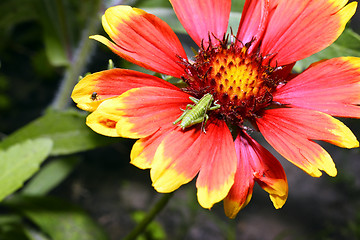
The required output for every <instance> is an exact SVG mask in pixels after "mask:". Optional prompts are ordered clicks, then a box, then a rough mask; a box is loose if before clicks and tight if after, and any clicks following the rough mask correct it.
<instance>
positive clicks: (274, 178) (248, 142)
mask: <svg viewBox="0 0 360 240" xmlns="http://www.w3.org/2000/svg"><path fill="white" fill-rule="evenodd" d="M235 147H238V148H240V149H241V150H242V151H243V153H242V155H241V156H242V157H243V158H244V159H248V160H249V161H250V163H251V167H252V169H253V172H254V177H255V180H256V181H257V183H258V184H259V185H260V186H261V187H262V188H263V189H264V190H265V191H266V192H268V193H269V194H270V199H271V201H272V202H273V204H274V207H275V208H281V207H282V206H283V205H284V204H285V202H286V199H287V196H288V184H287V179H286V175H285V172H284V169H283V168H282V166H281V164H280V162H279V161H278V160H277V159H276V158H275V157H274V156H273V155H272V154H271V153H270V152H269V151H268V150H266V149H265V148H264V147H263V146H261V145H260V144H259V143H257V142H256V141H255V140H254V139H252V138H251V137H250V136H249V135H248V134H246V133H245V132H244V133H242V134H241V135H239V136H238V138H237V139H236V140H235ZM241 150H240V151H241Z"/></svg>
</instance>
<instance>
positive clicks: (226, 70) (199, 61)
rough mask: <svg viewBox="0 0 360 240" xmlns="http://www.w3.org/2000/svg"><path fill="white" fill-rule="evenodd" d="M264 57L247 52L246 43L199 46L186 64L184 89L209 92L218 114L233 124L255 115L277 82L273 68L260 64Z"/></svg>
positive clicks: (269, 99) (199, 93)
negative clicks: (198, 49)
mask: <svg viewBox="0 0 360 240" xmlns="http://www.w3.org/2000/svg"><path fill="white" fill-rule="evenodd" d="M249 44H250V43H249ZM264 59H265V58H264V57H262V56H260V55H259V54H257V53H255V54H249V53H248V45H247V44H245V45H243V44H236V43H231V44H229V45H227V41H226V40H222V41H220V44H219V45H216V46H212V45H210V46H209V47H208V48H206V49H200V51H199V53H198V55H197V56H196V57H195V61H194V63H191V64H190V63H188V64H187V69H186V76H184V78H183V79H184V81H185V82H186V83H187V84H188V85H189V87H188V88H186V89H185V91H187V92H189V93H191V94H193V95H194V96H196V97H201V96H202V95H204V94H205V93H211V94H212V95H213V96H214V99H215V100H217V101H218V103H219V104H220V105H221V108H220V109H219V111H218V112H217V113H218V116H219V117H220V118H223V119H225V120H227V121H228V122H230V123H231V124H234V125H242V123H243V121H244V120H245V119H251V118H254V117H256V116H257V115H258V114H259V112H260V111H261V110H262V109H264V108H266V107H267V106H268V105H269V104H270V103H271V101H272V95H271V93H272V92H273V91H274V89H275V88H276V86H277V85H278V84H279V82H280V81H279V79H277V78H275V77H274V75H273V74H272V73H273V72H274V71H275V70H276V68H271V67H270V66H269V65H268V64H263V62H264Z"/></svg>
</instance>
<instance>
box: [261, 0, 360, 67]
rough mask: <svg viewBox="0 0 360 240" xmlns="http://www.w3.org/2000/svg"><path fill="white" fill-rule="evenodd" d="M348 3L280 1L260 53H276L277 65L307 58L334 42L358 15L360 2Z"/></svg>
mask: <svg viewBox="0 0 360 240" xmlns="http://www.w3.org/2000/svg"><path fill="white" fill-rule="evenodd" d="M346 3H347V1H346V0H317V1H312V0H292V1H288V0H282V1H279V4H278V6H277V7H276V9H275V11H274V13H273V14H272V17H271V19H270V20H269V22H268V27H267V29H266V32H265V34H264V37H263V40H262V44H261V49H260V52H261V53H262V54H263V56H266V55H268V54H274V56H275V57H274V60H273V61H272V62H271V64H272V65H273V66H275V65H276V64H278V65H286V64H289V63H292V62H295V61H298V60H301V59H304V58H306V57H308V56H310V55H312V54H314V53H316V52H319V51H320V50H322V49H324V48H326V47H327V46H329V45H330V44H331V43H333V42H334V41H335V40H336V39H337V38H338V37H339V36H340V34H341V33H342V32H343V31H344V28H345V25H346V23H347V22H348V21H349V19H350V18H351V17H352V16H353V15H354V13H355V10H356V6H357V3H356V2H352V3H350V4H348V5H346V6H345V4H346Z"/></svg>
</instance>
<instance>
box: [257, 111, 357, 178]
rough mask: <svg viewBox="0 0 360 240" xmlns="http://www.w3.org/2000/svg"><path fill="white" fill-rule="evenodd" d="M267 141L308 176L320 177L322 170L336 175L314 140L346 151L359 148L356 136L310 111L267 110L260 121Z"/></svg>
mask: <svg viewBox="0 0 360 240" xmlns="http://www.w3.org/2000/svg"><path fill="white" fill-rule="evenodd" d="M257 123H258V126H259V129H260V132H261V133H262V134H263V135H264V137H265V139H266V140H267V141H268V142H269V143H270V144H271V145H272V146H273V147H274V148H275V149H276V150H277V151H278V152H279V153H280V154H281V155H283V156H284V157H285V158H286V159H288V160H289V161H291V162H292V163H294V164H295V165H296V166H298V167H300V168H301V169H303V170H304V171H305V172H307V173H308V174H310V175H312V176H315V177H318V176H320V175H321V172H320V171H319V170H324V171H325V172H326V173H327V174H329V175H330V176H335V175H336V172H337V171H336V168H335V165H334V163H333V161H332V159H331V157H330V155H329V154H328V153H327V152H326V151H325V150H324V149H322V148H321V147H320V146H319V145H318V144H316V143H314V142H313V141H311V140H323V141H328V142H331V143H333V144H337V145H339V146H342V147H356V146H358V144H359V143H358V142H357V140H356V137H355V136H354V135H353V134H352V132H351V131H350V130H349V129H348V128H347V127H346V126H345V125H344V124H342V123H341V122H340V121H339V120H337V119H335V118H332V117H331V116H329V115H327V114H324V113H320V112H315V111H311V110H306V109H298V108H279V109H270V110H266V111H265V113H264V116H263V117H262V118H258V119H257Z"/></svg>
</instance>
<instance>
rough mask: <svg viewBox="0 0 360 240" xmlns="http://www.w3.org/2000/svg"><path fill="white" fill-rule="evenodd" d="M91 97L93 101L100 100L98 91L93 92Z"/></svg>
mask: <svg viewBox="0 0 360 240" xmlns="http://www.w3.org/2000/svg"><path fill="white" fill-rule="evenodd" d="M90 99H91V100H93V101H95V100H99V95H98V94H97V92H93V93H92V94H91V96H90Z"/></svg>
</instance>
